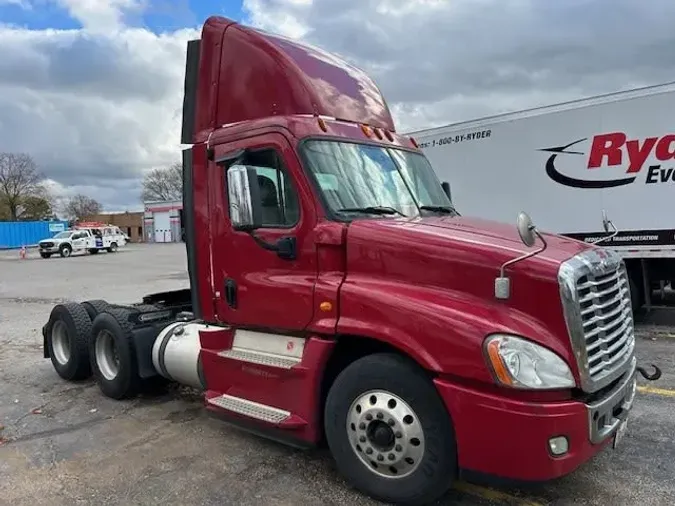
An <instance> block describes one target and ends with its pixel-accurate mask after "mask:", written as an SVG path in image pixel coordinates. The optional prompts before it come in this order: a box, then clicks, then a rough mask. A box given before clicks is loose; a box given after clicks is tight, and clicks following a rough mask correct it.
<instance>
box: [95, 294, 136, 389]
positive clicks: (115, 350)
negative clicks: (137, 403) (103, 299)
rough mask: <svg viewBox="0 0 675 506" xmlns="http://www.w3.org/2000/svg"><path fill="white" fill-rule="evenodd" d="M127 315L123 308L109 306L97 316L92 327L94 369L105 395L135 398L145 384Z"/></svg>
mask: <svg viewBox="0 0 675 506" xmlns="http://www.w3.org/2000/svg"><path fill="white" fill-rule="evenodd" d="M127 316H128V313H127V311H125V310H123V309H117V308H113V307H108V308H106V309H105V311H104V312H103V313H100V314H99V315H98V316H96V318H95V319H94V323H93V326H92V330H91V340H90V342H89V357H90V360H91V369H92V372H93V374H94V378H95V379H96V382H97V383H98V386H99V388H100V389H101V391H102V392H103V394H104V395H106V396H107V397H111V398H113V399H124V398H127V397H132V396H133V395H135V394H136V393H137V392H138V389H139V387H140V384H141V378H140V376H139V374H138V362H137V361H136V352H135V348H134V346H133V343H132V342H131V340H132V338H133V328H132V325H131V324H130V323H129V321H128V320H127Z"/></svg>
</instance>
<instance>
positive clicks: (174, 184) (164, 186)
mask: <svg viewBox="0 0 675 506" xmlns="http://www.w3.org/2000/svg"><path fill="white" fill-rule="evenodd" d="M182 198H183V165H182V164H181V163H180V162H176V163H174V164H172V165H170V166H169V167H167V168H163V169H153V170H151V171H150V172H147V173H146V174H145V177H144V178H143V200H145V201H146V202H147V201H151V200H166V201H170V200H181V199H182Z"/></svg>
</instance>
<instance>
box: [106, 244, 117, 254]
mask: <svg viewBox="0 0 675 506" xmlns="http://www.w3.org/2000/svg"><path fill="white" fill-rule="evenodd" d="M115 251H117V243H116V242H114V243H112V244H111V245H110V247H109V248H108V253H115Z"/></svg>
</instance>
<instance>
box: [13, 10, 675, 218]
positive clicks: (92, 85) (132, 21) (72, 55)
mask: <svg viewBox="0 0 675 506" xmlns="http://www.w3.org/2000/svg"><path fill="white" fill-rule="evenodd" d="M8 1H13V2H14V3H22V4H24V5H25V6H27V7H30V5H33V9H34V10H35V9H37V8H38V6H39V5H40V4H44V3H45V2H47V1H49V2H55V3H58V4H59V5H61V6H62V7H64V8H66V9H67V10H68V12H69V13H70V14H71V16H73V17H74V18H75V19H77V20H78V21H79V22H80V23H81V24H82V28H81V29H78V30H26V29H22V28H17V27H8V26H4V27H3V26H2V25H1V24H0V52H1V54H2V55H3V56H2V58H0V150H3V151H6V150H12V151H14V150H17V151H26V152H29V153H31V154H32V155H33V156H34V157H35V159H36V161H37V162H38V163H39V165H40V168H41V170H42V171H43V172H44V173H45V174H46V175H47V176H48V177H49V178H50V179H51V180H53V181H54V182H55V183H54V184H56V185H59V186H57V187H55V188H59V191H60V192H61V193H62V194H63V195H70V194H73V193H77V192H79V191H87V192H89V193H90V194H91V196H92V197H94V198H97V199H99V200H100V201H101V202H103V203H104V204H105V205H106V206H107V207H109V208H111V209H123V208H124V207H125V206H128V205H129V206H133V205H137V203H138V199H139V194H140V178H141V175H142V172H143V171H144V170H147V169H149V168H152V167H157V166H163V165H166V164H169V163H171V162H173V161H174V160H179V159H180V144H179V142H180V139H179V137H180V113H181V105H182V92H183V71H184V63H185V60H184V58H185V47H186V42H187V40H188V39H190V38H192V37H195V36H198V30H197V28H189V29H184V30H180V31H175V32H167V33H164V34H162V35H156V34H153V33H151V32H149V31H148V30H146V29H143V28H138V27H137V28H131V27H132V26H142V23H141V22H140V21H141V18H140V16H141V15H142V14H143V13H144V12H148V11H149V10H150V9H158V8H159V7H158V5H159V4H158V3H157V2H159V1H160V0H155V1H154V2H152V3H150V0H107V1H106V0H32V1H26V0H22V1H20V2H19V1H18V0H0V3H2V2H4V3H7V2H8ZM162 1H163V2H164V3H163V4H162V5H164V7H163V8H164V9H169V8H170V5H169V4H171V5H174V4H173V3H171V2H173V1H174V0H171V2H169V0H162ZM184 4H185V2H182V3H181V5H183V7H184ZM176 5H177V4H176ZM244 7H245V9H246V12H247V17H248V20H247V22H250V23H251V24H253V25H255V26H259V27H261V28H264V29H266V30H269V31H272V32H277V33H281V34H284V35H287V36H290V37H302V38H303V39H305V40H307V41H308V42H310V43H312V44H315V45H318V46H320V47H322V48H324V49H327V50H329V51H332V52H335V53H337V54H340V55H342V56H344V57H345V58H347V59H348V60H350V61H352V62H354V63H356V64H357V65H358V66H359V67H361V68H363V69H364V70H366V71H368V72H369V73H371V74H372V75H373V76H374V77H375V79H376V81H377V83H378V85H379V86H380V88H381V89H382V91H383V92H384V94H385V96H386V98H387V100H388V101H389V103H390V105H391V107H392V110H393V112H394V114H395V117H396V120H397V123H398V126H399V130H402V131H405V130H411V129H417V128H422V127H427V126H435V125H438V124H444V123H449V122H452V121H458V120H463V119H471V118H475V117H479V116H483V115H487V114H493V113H497V112H503V111H506V110H515V109H521V108H525V107H529V106H534V105H540V104H547V103H553V102H557V101H561V100H567V99H571V98H576V97H578V96H585V95H592V94H596V93H603V92H608V91H614V90H617V89H623V88H628V87H632V86H636V85H641V84H651V83H657V82H664V81H668V80H672V79H675V53H674V52H673V51H672V47H673V44H674V43H675V32H673V31H672V28H671V26H670V24H671V21H670V20H671V19H672V18H673V15H674V14H675V2H672V1H671V0H652V1H651V2H649V5H648V6H646V4H645V3H644V2H636V1H633V0H565V1H564V2H562V1H537V0H452V1H449V0H314V1H311V0H244ZM188 18H190V19H189V21H186V22H189V23H192V22H194V18H191V17H190V16H186V17H184V18H183V19H188ZM197 21H199V22H201V21H203V20H201V19H200V20H197Z"/></svg>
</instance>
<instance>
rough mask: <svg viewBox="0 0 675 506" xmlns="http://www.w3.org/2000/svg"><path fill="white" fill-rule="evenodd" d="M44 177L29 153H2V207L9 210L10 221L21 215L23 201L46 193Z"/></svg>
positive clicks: (0, 180)
mask: <svg viewBox="0 0 675 506" xmlns="http://www.w3.org/2000/svg"><path fill="white" fill-rule="evenodd" d="M43 179H44V177H43V176H42V174H40V173H39V172H38V169H37V165H36V164H35V162H34V161H33V158H32V157H31V156H30V155H29V154H27V153H0V205H2V206H3V207H5V208H6V209H7V214H8V215H9V220H10V221H16V220H17V219H19V217H20V214H21V204H22V200H24V199H26V198H28V197H39V196H41V195H42V194H43V193H44V192H45V188H44V187H43V185H42V181H43Z"/></svg>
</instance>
